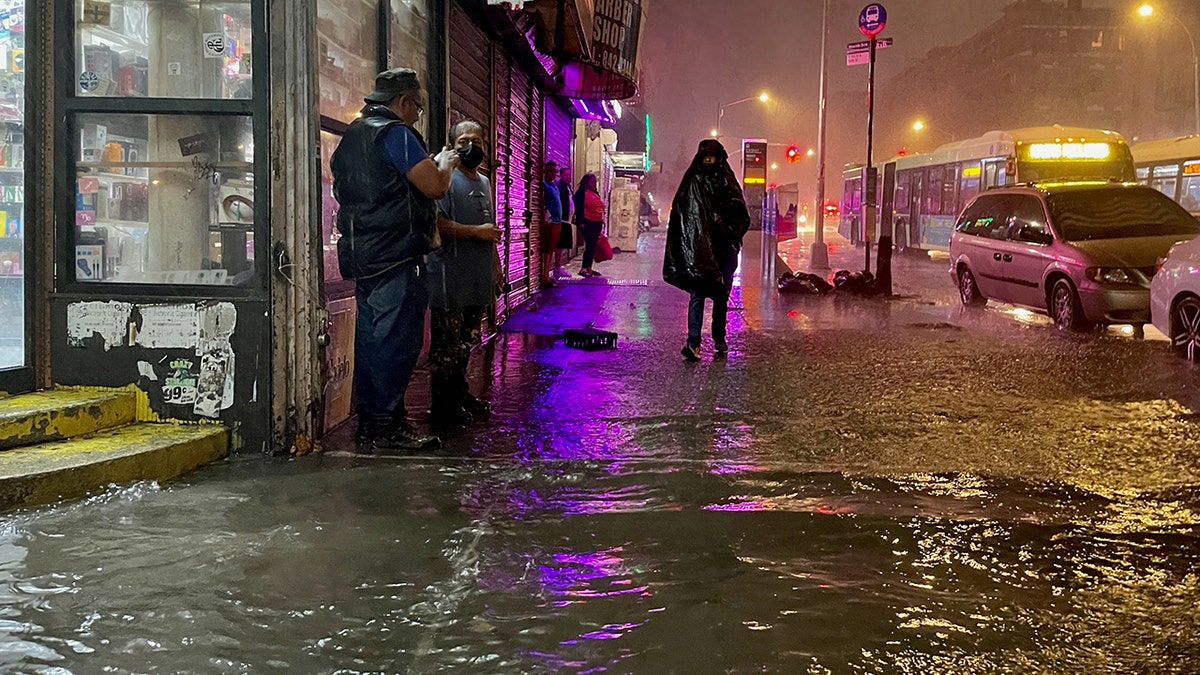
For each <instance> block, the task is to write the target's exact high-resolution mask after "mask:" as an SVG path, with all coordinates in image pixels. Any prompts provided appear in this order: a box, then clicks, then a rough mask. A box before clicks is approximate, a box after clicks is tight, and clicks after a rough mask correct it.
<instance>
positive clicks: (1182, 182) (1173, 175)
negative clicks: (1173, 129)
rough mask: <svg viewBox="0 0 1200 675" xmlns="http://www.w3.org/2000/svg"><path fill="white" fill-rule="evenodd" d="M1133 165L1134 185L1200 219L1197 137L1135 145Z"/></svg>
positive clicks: (1199, 155)
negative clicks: (1198, 216) (1136, 182)
mask: <svg viewBox="0 0 1200 675" xmlns="http://www.w3.org/2000/svg"><path fill="white" fill-rule="evenodd" d="M1130 150H1132V151H1133V163H1134V166H1135V167H1137V181H1138V182H1139V183H1141V184H1142V185H1149V186H1150V187H1152V188H1154V189H1156V190H1158V191H1159V192H1161V193H1163V194H1165V195H1166V196H1168V197H1170V198H1171V199H1174V200H1175V201H1176V202H1179V204H1180V206H1182V207H1183V208H1185V209H1187V210H1188V211H1189V212H1191V214H1192V215H1200V136H1180V137H1179V138H1164V139H1162V140H1158V141H1146V142H1145V143H1137V144H1135V145H1134V146H1133V147H1132V148H1130Z"/></svg>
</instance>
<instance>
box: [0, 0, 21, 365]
mask: <svg viewBox="0 0 1200 675" xmlns="http://www.w3.org/2000/svg"><path fill="white" fill-rule="evenodd" d="M24 124H25V0H16V1H15V2H14V1H13V0H0V134H2V136H0V316H2V317H5V318H4V321H0V369H7V368H19V367H21V366H24V365H25V168H24V165H25V161H24V160H25V126H24Z"/></svg>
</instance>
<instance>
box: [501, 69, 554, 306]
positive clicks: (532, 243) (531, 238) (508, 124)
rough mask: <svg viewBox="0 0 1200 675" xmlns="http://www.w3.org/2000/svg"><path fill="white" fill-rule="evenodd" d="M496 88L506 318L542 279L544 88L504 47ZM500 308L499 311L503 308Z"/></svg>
mask: <svg viewBox="0 0 1200 675" xmlns="http://www.w3.org/2000/svg"><path fill="white" fill-rule="evenodd" d="M493 75H494V77H493V82H494V83H495V93H496V105H495V110H496V150H497V154H498V155H499V157H500V167H499V169H498V170H497V172H496V213H497V218H498V220H500V221H501V223H502V226H503V228H504V230H505V238H504V244H505V260H504V263H505V271H506V274H507V278H508V283H509V285H510V287H511V290H510V291H509V293H508V294H507V296H506V297H505V298H504V300H505V302H504V314H503V316H505V317H507V316H510V315H511V314H512V312H513V311H514V310H515V309H516V308H517V307H518V306H520V305H521V304H522V303H524V302H525V301H526V300H528V299H529V298H530V297H531V296H532V294H533V292H534V291H535V290H536V288H537V284H538V279H539V278H540V273H541V270H540V263H541V256H540V255H539V253H538V252H539V250H540V249H539V245H540V242H539V237H538V234H539V230H540V227H541V221H542V196H541V189H540V186H541V180H540V176H541V165H542V136H543V130H542V92H541V88H540V87H538V86H537V85H536V84H535V83H534V82H533V80H532V79H531V78H530V77H529V74H528V73H526V72H524V71H523V70H521V68H520V66H519V65H517V64H516V63H514V61H513V59H512V58H511V57H510V56H509V55H508V54H507V53H504V52H502V51H500V50H497V51H496V54H495V58H494V59H493ZM497 313H498V314H500V310H499V308H497Z"/></svg>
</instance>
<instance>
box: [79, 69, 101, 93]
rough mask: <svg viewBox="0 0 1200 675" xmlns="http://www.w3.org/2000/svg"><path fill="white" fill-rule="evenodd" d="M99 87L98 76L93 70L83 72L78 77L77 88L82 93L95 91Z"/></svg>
mask: <svg viewBox="0 0 1200 675" xmlns="http://www.w3.org/2000/svg"><path fill="white" fill-rule="evenodd" d="M99 87H100V76H99V75H97V74H96V71H94V70H85V71H83V72H82V73H81V74H80V75H79V88H80V89H81V90H82V91H83V92H84V93H90V92H93V91H96V89H98V88H99Z"/></svg>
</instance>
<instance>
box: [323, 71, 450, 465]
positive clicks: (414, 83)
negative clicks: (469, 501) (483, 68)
mask: <svg viewBox="0 0 1200 675" xmlns="http://www.w3.org/2000/svg"><path fill="white" fill-rule="evenodd" d="M365 102H366V106H365V107H364V108H363V109H362V111H361V113H360V114H359V117H358V118H357V119H355V120H354V121H353V122H351V123H350V126H349V127H348V128H347V129H346V134H345V135H344V136H343V137H342V140H341V142H340V143H339V144H338V147H337V149H336V150H335V151H334V153H333V156H332V157H331V159H330V165H331V168H332V170H333V195H334V197H335V198H336V199H337V201H338V204H339V205H340V207H339V209H338V215H337V228H338V232H340V233H341V235H342V236H341V239H339V240H338V244H337V247H338V267H339V270H340V271H341V274H342V277H343V278H345V279H353V280H354V283H355V287H354V294H355V298H356V300H357V304H358V320H357V323H356V324H355V328H354V396H355V409H356V412H357V414H358V430H357V432H356V434H355V441H356V443H357V444H358V448H359V451H360V452H379V453H389V452H412V451H417V450H427V449H431V448H435V447H437V446H438V445H440V440H439V439H438V438H437V437H436V436H426V435H423V434H420V433H418V432H417V431H416V429H414V428H413V426H412V424H410V423H409V421H408V414H407V410H406V408H405V406H404V394H405V392H406V391H407V389H408V383H409V380H410V379H411V378H412V373H413V368H414V367H415V366H416V363H417V358H418V356H420V353H421V345H422V343H423V341H424V337H425V311H426V310H427V309H428V306H429V286H428V279H427V276H428V275H427V273H426V269H425V257H426V255H427V254H428V253H430V252H431V251H433V250H435V249H437V248H438V245H439V237H438V231H437V204H436V200H437V199H440V198H441V197H443V196H444V195H445V194H446V191H447V190H448V189H449V187H450V179H451V176H452V175H453V173H454V170H455V167H457V166H458V162H459V156H458V154H457V153H455V152H454V150H453V149H452V148H450V147H445V148H443V149H442V150H441V152H439V153H438V154H437V155H435V156H432V157H431V156H430V154H429V152H428V151H427V150H426V148H425V142H424V140H423V139H422V138H421V134H420V133H419V132H418V131H417V130H416V129H415V128H413V125H414V124H416V122H417V120H419V119H420V118H421V115H422V113H423V112H424V109H425V97H424V94H423V92H422V90H421V84H420V82H419V81H418V80H417V74H416V72H414V71H412V70H410V69H407V68H394V69H392V70H387V71H384V72H382V73H379V75H377V76H376V78H375V91H373V92H371V93H370V94H368V95H367V96H366V97H365Z"/></svg>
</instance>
